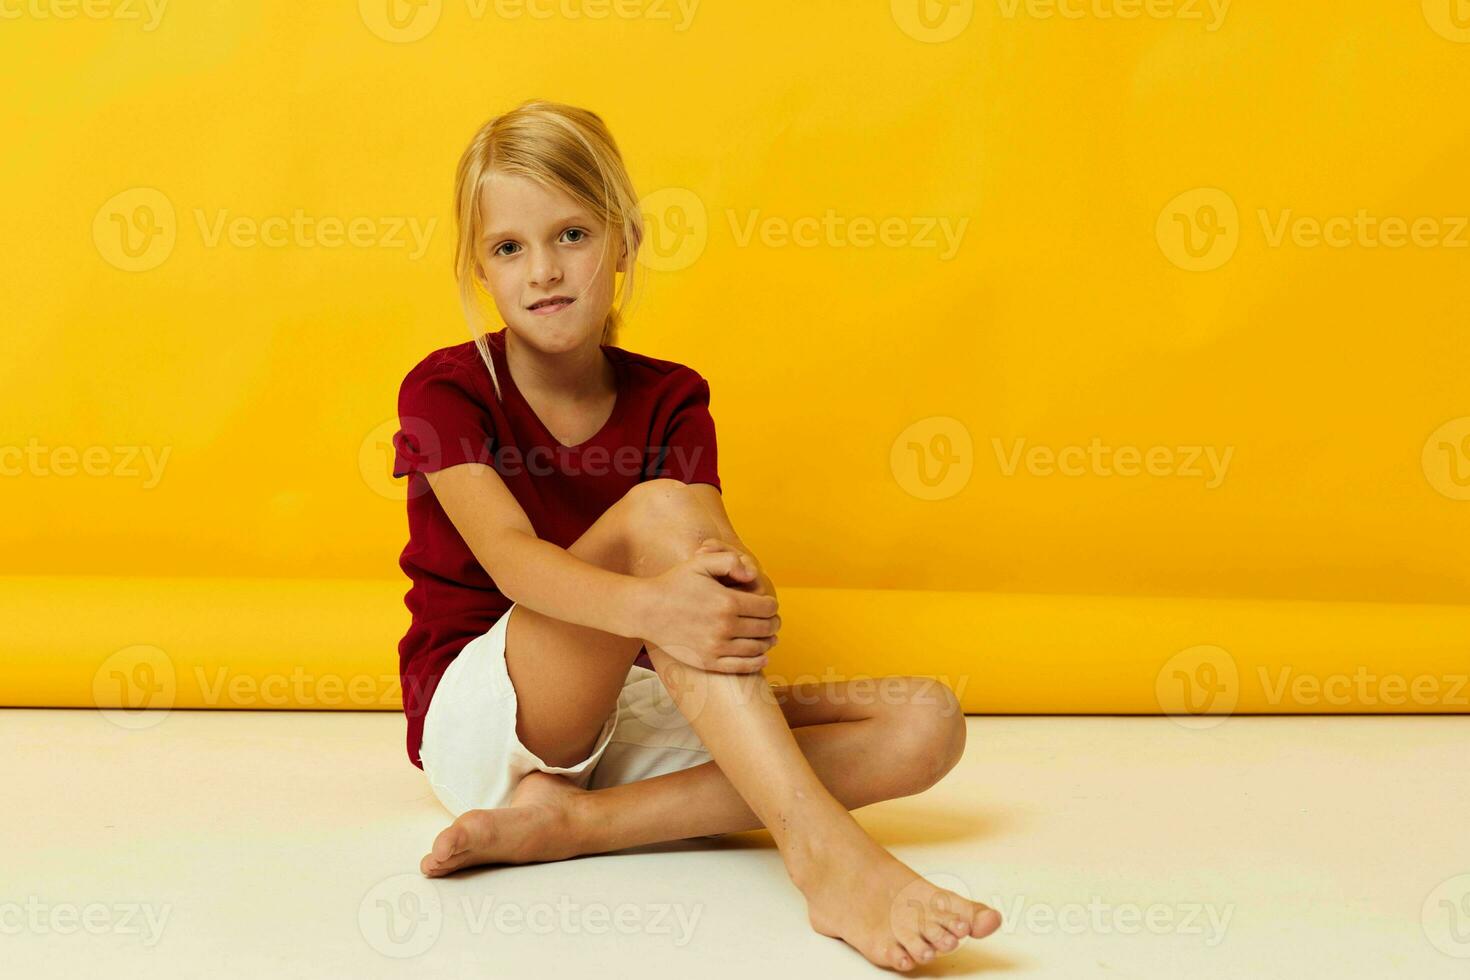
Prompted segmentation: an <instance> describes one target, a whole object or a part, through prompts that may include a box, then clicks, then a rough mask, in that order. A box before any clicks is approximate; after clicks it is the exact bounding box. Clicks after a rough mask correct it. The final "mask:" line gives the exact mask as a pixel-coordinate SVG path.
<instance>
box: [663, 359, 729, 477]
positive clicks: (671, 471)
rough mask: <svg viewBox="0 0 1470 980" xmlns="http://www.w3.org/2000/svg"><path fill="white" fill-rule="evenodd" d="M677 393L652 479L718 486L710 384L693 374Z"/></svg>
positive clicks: (691, 373)
mask: <svg viewBox="0 0 1470 980" xmlns="http://www.w3.org/2000/svg"><path fill="white" fill-rule="evenodd" d="M690 376H691V377H690V380H689V381H688V382H686V383H685V384H683V385H682V386H681V388H680V390H679V394H678V398H677V403H676V405H675V407H674V410H673V413H672V414H671V415H670V416H669V423H668V428H667V429H666V430H665V432H664V438H663V439H662V440H661V443H662V444H661V446H660V455H659V458H658V459H656V460H655V462H654V466H653V471H652V476H653V477H660V478H668V479H675V480H678V481H680V482H681V483H709V484H712V485H713V486H714V487H715V489H717V490H721V492H723V490H722V489H721V487H720V474H719V455H718V451H717V448H716V444H715V420H714V417H713V416H711V415H710V411H709V397H710V396H709V382H707V381H705V380H704V378H702V377H700V376H699V375H698V374H695V373H694V372H692V371H691V372H690Z"/></svg>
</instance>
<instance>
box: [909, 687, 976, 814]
mask: <svg viewBox="0 0 1470 980" xmlns="http://www.w3.org/2000/svg"><path fill="white" fill-rule="evenodd" d="M890 680H892V679H891V678H890ZM903 680H904V683H903V684H902V685H901V688H900V689H901V691H902V694H901V697H902V700H901V701H900V703H899V705H898V708H899V710H897V711H896V712H894V714H895V716H896V718H895V729H896V732H895V737H896V738H897V739H898V741H899V744H900V745H901V746H902V747H903V756H904V758H905V759H906V760H907V765H908V766H909V767H910V771H911V772H912V773H913V776H914V785H915V787H916V788H915V789H914V792H920V791H922V790H925V789H928V788H929V787H930V786H933V785H934V784H935V783H937V782H939V780H940V779H942V778H943V777H944V776H945V774H946V773H948V772H949V771H950V770H951V769H953V768H954V767H955V766H956V765H958V764H959V761H960V759H961V758H963V757H964V754H965V741H966V734H967V732H966V727H965V715H964V711H963V710H962V708H961V705H960V701H959V698H957V697H956V696H955V694H954V692H953V691H952V690H950V688H949V687H948V686H947V685H945V684H943V683H941V682H940V681H937V680H933V679H931V678H925V677H908V678H904V679H903Z"/></svg>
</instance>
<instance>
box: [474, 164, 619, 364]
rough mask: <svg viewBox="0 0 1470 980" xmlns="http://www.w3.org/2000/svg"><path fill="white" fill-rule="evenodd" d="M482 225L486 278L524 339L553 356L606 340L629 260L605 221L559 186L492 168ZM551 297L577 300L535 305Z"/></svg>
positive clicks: (480, 255) (478, 253)
mask: <svg viewBox="0 0 1470 980" xmlns="http://www.w3.org/2000/svg"><path fill="white" fill-rule="evenodd" d="M480 227H481V228H483V229H485V231H484V234H483V237H482V238H481V239H480V241H479V242H478V243H477V244H476V249H475V261H476V265H477V266H478V273H479V276H480V281H481V282H482V283H483V284H484V286H485V288H486V290H487V291H488V292H489V293H490V295H491V296H492V297H493V298H494V300H495V306H496V308H497V309H498V310H499V311H500V316H501V319H502V320H504V321H505V324H506V326H507V327H508V328H509V329H510V330H511V331H512V332H513V333H515V334H516V336H517V338H518V339H522V340H524V341H526V342H527V343H529V344H531V345H532V346H534V347H536V348H537V349H539V350H541V351H544V352H545V353H548V354H554V353H559V352H563V351H568V350H575V349H577V348H580V347H581V346H583V345H584V344H588V343H591V344H597V343H599V342H600V341H601V339H602V325H603V322H604V321H605V320H606V319H607V314H608V311H609V310H611V309H612V298H613V290H614V286H615V284H616V280H615V274H616V273H618V272H622V271H624V267H625V265H626V250H625V249H624V248H623V247H622V242H621V241H620V240H619V241H616V242H614V241H612V240H611V239H610V238H609V237H608V236H607V234H606V229H605V227H604V226H603V224H602V223H601V222H599V221H598V220H597V219H596V218H594V217H593V216H592V215H591V214H590V213H588V212H587V211H586V210H584V209H583V208H582V206H581V205H579V204H578V203H577V202H576V201H575V200H573V199H572V198H571V197H570V196H568V195H567V194H565V193H563V192H561V191H559V190H554V189H551V188H547V187H543V186H541V185H540V184H538V183H536V182H535V181H532V180H529V179H528V178H525V177H520V176H515V175H511V174H504V173H499V172H493V171H492V172H491V173H490V175H489V176H488V177H486V179H485V182H484V185H483V190H482V191H481V194H480ZM615 246H616V248H615ZM614 256H616V259H614ZM599 263H600V264H601V268H599V267H598V266H599ZM553 296H568V297H571V298H572V300H573V302H572V303H571V304H570V305H564V306H562V307H561V308H560V309H556V310H554V311H553V312H550V313H544V312H537V311H534V310H532V309H531V305H532V304H534V303H536V302H537V301H538V300H543V299H549V298H551V297H553ZM589 338H590V339H589Z"/></svg>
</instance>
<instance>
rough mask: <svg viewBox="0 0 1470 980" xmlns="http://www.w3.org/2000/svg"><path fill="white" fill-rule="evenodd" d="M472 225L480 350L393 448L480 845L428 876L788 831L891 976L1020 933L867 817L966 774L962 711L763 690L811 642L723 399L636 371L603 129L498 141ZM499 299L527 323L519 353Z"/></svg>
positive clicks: (428, 861) (611, 156)
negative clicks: (759, 549) (724, 455)
mask: <svg viewBox="0 0 1470 980" xmlns="http://www.w3.org/2000/svg"><path fill="white" fill-rule="evenodd" d="M454 201H455V218H456V222H457V228H458V245H457V248H456V252H455V273H456V277H457V279H458V282H459V287H460V293H461V298H462V301H463V304H464V309H465V313H466V316H467V317H468V318H469V323H470V335H471V337H473V338H474V339H473V341H472V342H468V343H463V344H459V345H458V346H454V347H446V348H443V349H441V350H437V351H435V352H434V353H432V354H430V355H429V356H428V357H427V358H425V359H424V360H423V361H422V362H420V363H419V364H418V365H417V366H415V367H414V368H413V369H412V370H411V371H410V372H409V373H408V376H407V377H406V378H405V379H404V381H403V385H402V387H401V389H400V391H399V400H398V409H399V430H398V432H397V433H396V434H395V435H394V440H393V441H394V447H395V464H394V475H395V476H407V477H408V478H409V492H408V517H409V542H408V546H407V547H406V548H405V549H404V551H403V553H402V556H401V558H400V565H401V567H402V568H403V570H404V572H405V573H407V575H408V577H409V578H410V580H411V581H412V587H411V588H410V590H409V592H408V594H407V595H406V596H405V602H406V604H407V605H408V608H409V610H410V612H411V613H412V614H413V621H412V625H411V626H410V628H409V631H408V633H407V635H405V636H404V638H403V640H402V642H401V643H400V645H399V655H400V664H401V674H402V679H403V692H404V710H405V713H406V714H407V717H408V754H409V758H410V759H411V760H412V761H413V762H414V764H415V765H417V766H419V767H420V768H422V769H423V771H424V774H425V776H426V777H427V778H428V781H429V784H430V786H431V787H432V788H433V791H434V794H435V796H436V797H438V799H439V800H440V801H441V802H442V803H443V804H444V806H445V808H446V809H448V810H449V812H450V813H451V814H453V815H454V818H455V819H454V822H453V823H452V824H451V825H450V826H449V827H448V828H447V829H445V830H444V831H443V832H442V833H440V834H439V836H438V837H437V838H436V839H435V841H434V844H433V848H432V850H431V851H430V852H429V854H427V855H426V856H425V857H424V859H423V861H422V863H421V871H422V872H423V873H424V874H425V875H428V876H430V877H436V876H440V875H446V874H450V873H451V872H454V871H456V870H458V869H460V868H466V867H471V866H473V865H482V864H491V863H526V862H533V861H556V860H562V859H565V858H570V857H573V856H575V855H579V854H595V853H600V852H606V851H613V850H619V849H622V848H627V847H633V846H637V845H641V844H649V843H653V842H657V841H666V840H677V839H681V838H688V837H700V836H717V835H720V834H725V833H731V832H736V831H744V830H753V829H757V828H760V827H765V828H768V829H769V830H770V833H771V835H772V837H773V838H774V839H775V842H776V846H777V847H778V848H779V850H780V853H781V857H782V859H783V860H784V862H785V865H786V869H787V872H788V875H789V876H790V878H791V880H792V882H793V883H794V884H795V885H796V887H797V888H798V889H800V890H801V892H802V894H803V895H804V896H805V898H806V900H807V907H808V913H809V919H810V921H811V925H812V927H813V928H815V929H816V930H817V931H818V932H820V933H822V934H824V935H828V936H835V937H840V938H842V939H844V940H846V941H847V942H848V943H849V944H851V945H852V946H853V947H855V948H856V949H857V950H858V951H859V952H861V953H862V954H863V955H864V956H866V957H867V958H868V959H869V960H870V961H872V962H873V963H875V964H878V965H880V966H886V967H893V968H896V969H899V970H909V969H912V968H914V967H915V966H917V965H918V964H920V963H924V962H927V961H929V960H931V959H933V958H934V957H935V956H936V955H938V954H940V953H944V952H948V951H950V950H953V949H955V948H956V947H957V945H958V944H959V942H960V941H961V940H962V939H964V938H965V937H972V938H981V937H984V936H987V935H989V934H990V933H992V932H994V931H995V929H996V928H997V927H998V926H999V924H1000V917H999V915H998V913H996V912H995V910H993V909H991V908H989V907H987V906H985V905H981V904H978V903H974V902H970V901H967V900H965V899H964V898H961V897H960V896H959V895H956V894H955V893H953V892H949V891H945V890H943V889H939V888H936V887H935V886H934V885H932V884H930V883H929V882H928V881H926V880H925V879H923V878H921V877H920V876H919V875H917V874H915V873H914V872H913V871H912V870H910V869H909V868H908V867H907V866H905V865H904V864H902V863H901V862H899V861H898V860H897V859H896V858H894V857H893V856H892V855H891V854H889V853H888V852H887V851H886V850H884V849H883V848H882V847H880V846H879V845H878V844H877V843H875V842H874V841H873V840H872V839H871V838H870V837H868V835H867V834H866V833H865V832H864V831H863V830H862V828H861V827H859V826H858V824H857V822H856V821H854V820H853V819H852V817H851V815H850V814H849V813H848V810H849V809H852V808H857V807H861V806H865V805H867V804H870V803H874V802H877V801H879V800H886V799H892V798H894V797H899V796H905V795H910V794H913V793H918V792H920V791H922V790H923V789H925V788H927V787H929V786H931V785H933V784H934V783H935V782H936V781H937V780H938V779H939V778H940V777H941V776H943V775H944V773H946V772H948V771H949V769H950V768H952V767H953V766H954V764H955V763H956V762H957V761H958V760H959V758H960V756H961V754H962V752H963V749H964V743H965V724H964V715H963V713H962V712H961V711H960V710H959V704H958V701H957V700H956V698H955V696H954V694H953V693H952V692H951V691H950V690H949V689H948V688H946V687H943V686H942V685H938V684H936V683H934V682H931V681H927V680H921V679H919V678H913V677H888V678H883V679H882V681H881V683H880V686H881V688H882V694H883V696H881V697H878V698H874V697H873V696H872V695H871V694H868V695H867V696H864V695H863V694H862V693H859V692H855V691H854V690H852V689H851V688H850V687H849V685H848V684H845V683H829V684H803V685H794V686H777V687H773V686H772V685H771V684H770V683H769V682H768V681H767V680H766V679H765V677H764V676H763V675H762V674H761V668H762V667H764V666H765V664H766V663H767V658H768V655H769V651H770V650H771V648H772V647H773V646H775V644H776V639H777V633H778V631H779V629H780V626H781V617H780V615H779V612H778V605H777V598H776V590H775V587H774V585H773V584H772V582H771V580H770V578H769V577H768V576H767V575H766V573H765V571H764V570H763V569H762V568H761V565H760V562H759V561H758V560H757V559H756V557H755V556H754V555H753V554H752V553H751V551H750V549H749V548H748V547H746V545H745V543H744V542H743V541H741V539H740V537H739V535H738V534H736V532H735V529H734V527H733V526H732V525H731V523H730V518H729V516H728V515H727V514H726V511H725V508H724V503H723V499H722V497H721V489H720V480H719V476H718V472H717V467H716V457H715V450H716V442H715V429H714V423H713V421H712V419H711V417H710V413H709V386H708V384H707V383H706V382H705V380H704V379H703V378H702V377H701V376H700V375H699V374H698V373H696V372H695V371H693V370H691V369H690V368H688V367H685V366H683V365H681V364H677V363H674V362H671V361H665V360H659V359H657V358H653V357H648V356H645V355H642V354H635V353H633V352H631V351H628V350H625V349H623V348H621V347H618V346H614V345H613V341H614V340H616V334H617V328H618V326H619V324H620V317H619V313H618V311H617V310H615V309H614V308H613V300H614V284H615V279H616V273H622V274H623V280H622V287H621V291H620V292H619V295H618V298H619V299H623V298H625V296H626V294H627V292H628V291H629V289H630V286H631V283H632V280H633V278H634V269H635V262H636V259H637V254H638V248H639V245H640V244H641V242H642V240H643V222H642V216H641V215H640V214H639V211H638V198H637V196H636V194H635V193H634V190H633V186H632V183H631V181H630V180H629V178H628V174H627V171H626V170H625V169H624V166H623V161H622V158H621V155H620V154H619V152H618V148H617V146H616V144H615V143H614V141H613V138H612V136H611V135H610V134H609V133H608V131H607V129H606V127H605V126H604V124H603V122H602V120H601V118H599V117H598V116H597V115H596V114H594V113H592V112H589V111H587V110H585V109H578V108H575V107H571V106H566V105H561V104H557V103H552V102H544V101H535V102H528V103H525V104H523V105H521V106H519V107H518V108H516V109H514V110H513V111H511V112H508V113H506V114H504V115H502V116H499V117H497V118H494V119H491V120H490V121H489V122H487V123H486V124H485V125H484V126H483V127H481V129H480V130H479V131H478V132H477V133H476V134H475V136H474V138H473V139H472V140H471V141H470V144H469V146H468V148H467V149H466V150H465V151H464V154H463V156H462V157H461V158H460V161H459V166H458V171H457V174H456V186H455V198H454ZM480 291H483V292H485V293H488V294H489V296H490V298H491V299H492V300H493V301H494V303H495V308H496V310H497V311H498V313H499V314H500V317H501V319H502V320H503V321H504V323H505V325H504V327H503V328H502V329H500V330H498V331H495V332H493V333H485V332H483V331H482V329H481V326H480V324H481V323H482V322H483V320H482V317H481V314H480V308H481V307H480V302H479V299H478V293H479V292H480ZM622 305H625V304H622V303H620V304H619V306H620V307H621V306H622ZM645 651H646V653H645ZM875 700H876V701H877V702H878V703H877V704H868V703H865V702H872V701H875Z"/></svg>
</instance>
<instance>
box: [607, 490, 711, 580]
mask: <svg viewBox="0 0 1470 980" xmlns="http://www.w3.org/2000/svg"><path fill="white" fill-rule="evenodd" d="M620 504H621V505H622V506H623V508H624V519H625V521H626V522H627V523H626V531H627V533H628V536H629V541H630V545H631V548H632V551H633V555H634V561H635V563H637V564H640V565H641V564H643V563H644V562H645V561H646V560H647V559H648V558H649V557H650V556H664V557H666V556H667V552H668V550H669V548H670V547H674V548H675V549H676V550H677V551H678V552H679V553H681V554H682V553H683V552H685V551H687V552H688V553H689V554H691V555H692V554H693V553H694V551H695V550H696V549H698V547H699V544H700V542H701V541H703V540H704V539H705V538H707V537H709V536H710V533H711V528H710V526H709V514H708V512H707V511H706V510H705V509H704V505H703V504H701V503H700V502H699V501H698V500H697V499H695V497H694V494H693V491H691V490H690V489H689V485H688V484H686V483H681V482H679V481H678V480H672V479H658V480H647V481H645V482H643V483H639V484H637V485H636V486H634V487H633V488H632V489H630V490H629V491H628V492H627V493H626V494H624V496H623V499H622V500H621V501H620Z"/></svg>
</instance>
